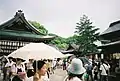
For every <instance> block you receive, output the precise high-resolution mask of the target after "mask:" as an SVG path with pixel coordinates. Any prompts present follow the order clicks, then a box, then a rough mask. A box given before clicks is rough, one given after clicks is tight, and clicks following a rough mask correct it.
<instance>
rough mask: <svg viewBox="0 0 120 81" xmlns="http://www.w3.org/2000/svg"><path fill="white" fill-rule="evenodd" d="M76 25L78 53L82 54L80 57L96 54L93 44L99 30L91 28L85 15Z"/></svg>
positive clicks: (90, 23) (95, 46)
mask: <svg viewBox="0 0 120 81" xmlns="http://www.w3.org/2000/svg"><path fill="white" fill-rule="evenodd" d="M76 24H77V26H76V31H75V33H76V34H78V42H77V44H78V45H79V49H78V51H80V52H82V54H81V55H86V54H89V53H96V52H98V50H97V45H95V44H94V42H95V41H97V40H98V36H99V32H98V30H99V28H95V26H92V24H93V23H92V22H91V21H90V19H88V17H87V16H86V15H83V17H81V18H80V21H79V23H76Z"/></svg>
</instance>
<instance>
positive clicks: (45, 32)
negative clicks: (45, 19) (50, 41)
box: [29, 21, 48, 35]
mask: <svg viewBox="0 0 120 81" xmlns="http://www.w3.org/2000/svg"><path fill="white" fill-rule="evenodd" d="M29 22H30V24H32V25H33V26H34V27H36V28H37V29H38V30H39V31H40V33H41V34H43V35H47V34H48V30H47V29H46V28H45V27H44V26H43V25H40V23H38V22H36V21H29Z"/></svg>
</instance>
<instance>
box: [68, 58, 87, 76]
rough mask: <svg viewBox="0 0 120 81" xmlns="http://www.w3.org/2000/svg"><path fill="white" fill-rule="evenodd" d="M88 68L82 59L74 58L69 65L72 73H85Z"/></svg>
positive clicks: (69, 70)
mask: <svg viewBox="0 0 120 81" xmlns="http://www.w3.org/2000/svg"><path fill="white" fill-rule="evenodd" d="M85 71H86V69H85V68H84V67H83V63H82V61H81V60H80V59H78V58H74V59H73V60H72V62H71V64H70V66H69V67H68V72H69V73H72V74H77V75H79V74H83V73H85Z"/></svg>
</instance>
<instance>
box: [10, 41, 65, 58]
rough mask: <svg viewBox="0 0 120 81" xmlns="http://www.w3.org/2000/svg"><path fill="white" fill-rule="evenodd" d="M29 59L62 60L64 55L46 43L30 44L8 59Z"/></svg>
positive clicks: (13, 53)
mask: <svg viewBox="0 0 120 81" xmlns="http://www.w3.org/2000/svg"><path fill="white" fill-rule="evenodd" d="M10 56H11V57H14V58H22V59H25V60H28V59H35V60H40V59H53V58H62V57H64V54H62V53H61V52H59V51H58V50H56V49H55V48H53V47H51V46H49V45H46V44H44V43H30V44H27V45H25V46H24V47H21V48H19V49H17V50H16V51H14V52H12V53H11V54H10V55H8V57H10Z"/></svg>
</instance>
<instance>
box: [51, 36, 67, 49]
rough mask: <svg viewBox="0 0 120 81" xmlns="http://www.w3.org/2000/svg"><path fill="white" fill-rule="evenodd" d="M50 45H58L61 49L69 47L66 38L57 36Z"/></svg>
mask: <svg viewBox="0 0 120 81" xmlns="http://www.w3.org/2000/svg"><path fill="white" fill-rule="evenodd" d="M54 35H55V34H54ZM55 36H57V35H55ZM50 44H53V45H56V46H57V47H58V48H59V49H66V48H67V47H68V44H67V40H66V38H63V37H60V36H57V37H56V38H55V39H54V40H52V41H51V42H50Z"/></svg>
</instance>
